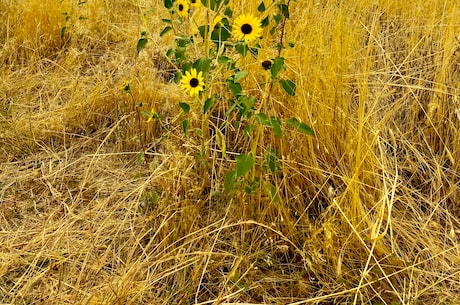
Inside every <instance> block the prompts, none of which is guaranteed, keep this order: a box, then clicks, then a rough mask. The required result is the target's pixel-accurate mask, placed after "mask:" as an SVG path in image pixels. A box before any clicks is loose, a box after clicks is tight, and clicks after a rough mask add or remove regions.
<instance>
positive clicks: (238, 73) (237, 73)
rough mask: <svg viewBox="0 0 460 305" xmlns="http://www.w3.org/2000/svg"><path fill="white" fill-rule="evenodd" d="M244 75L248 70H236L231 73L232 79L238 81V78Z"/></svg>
mask: <svg viewBox="0 0 460 305" xmlns="http://www.w3.org/2000/svg"><path fill="white" fill-rule="evenodd" d="M246 75H248V72H246V71H238V72H236V73H235V75H233V81H234V82H238V81H239V80H240V79H242V78H244V77H245V76H246Z"/></svg>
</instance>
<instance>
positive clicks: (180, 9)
mask: <svg viewBox="0 0 460 305" xmlns="http://www.w3.org/2000/svg"><path fill="white" fill-rule="evenodd" d="M188 9H189V5H188V1H186V0H178V1H177V15H179V17H187V15H188Z"/></svg>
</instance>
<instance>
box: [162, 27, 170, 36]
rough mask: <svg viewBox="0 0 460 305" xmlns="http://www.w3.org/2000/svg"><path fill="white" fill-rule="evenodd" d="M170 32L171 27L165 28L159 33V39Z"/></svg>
mask: <svg viewBox="0 0 460 305" xmlns="http://www.w3.org/2000/svg"><path fill="white" fill-rule="evenodd" d="M171 30H172V27H171V26H169V25H168V26H166V27H165V28H164V29H163V30H162V31H161V32H160V37H163V35H165V34H166V33H168V32H169V31H171Z"/></svg>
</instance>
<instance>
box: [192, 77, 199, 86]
mask: <svg viewBox="0 0 460 305" xmlns="http://www.w3.org/2000/svg"><path fill="white" fill-rule="evenodd" d="M199 83H200V82H199V81H198V79H197V78H192V79H191V80H190V87H192V88H195V87H198V84H199Z"/></svg>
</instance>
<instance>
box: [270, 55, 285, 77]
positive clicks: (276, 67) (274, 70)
mask: <svg viewBox="0 0 460 305" xmlns="http://www.w3.org/2000/svg"><path fill="white" fill-rule="evenodd" d="M285 68H286V67H285V65H284V58H283V57H277V58H275V59H274V60H273V63H272V66H271V68H270V72H271V74H272V78H273V79H275V78H277V77H278V74H279V73H280V71H281V70H283V69H285Z"/></svg>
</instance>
